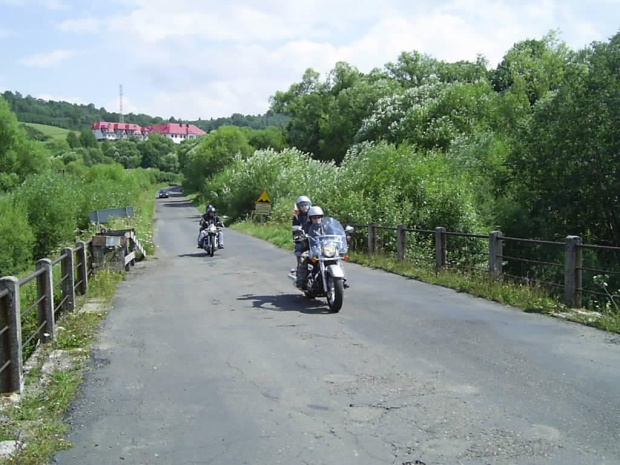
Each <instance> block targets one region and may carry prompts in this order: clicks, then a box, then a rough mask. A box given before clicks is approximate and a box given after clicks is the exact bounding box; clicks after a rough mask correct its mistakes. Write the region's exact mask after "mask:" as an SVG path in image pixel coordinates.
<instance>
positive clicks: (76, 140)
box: [67, 131, 82, 149]
mask: <svg viewBox="0 0 620 465" xmlns="http://www.w3.org/2000/svg"><path fill="white" fill-rule="evenodd" d="M67 143H68V144H69V147H71V148H72V149H76V148H78V147H81V146H82V143H81V142H80V136H79V135H78V134H77V133H75V132H73V131H71V132H69V133H68V134H67Z"/></svg>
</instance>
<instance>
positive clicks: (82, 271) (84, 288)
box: [77, 241, 88, 295]
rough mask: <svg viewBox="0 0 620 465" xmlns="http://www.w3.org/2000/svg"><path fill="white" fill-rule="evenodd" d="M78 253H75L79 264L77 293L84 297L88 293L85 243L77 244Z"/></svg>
mask: <svg viewBox="0 0 620 465" xmlns="http://www.w3.org/2000/svg"><path fill="white" fill-rule="evenodd" d="M78 248H79V250H78V252H77V260H78V263H79V272H78V279H79V281H80V285H79V286H78V291H79V293H80V295H85V294H87V293H88V255H87V251H86V242H83V241H80V242H78Z"/></svg>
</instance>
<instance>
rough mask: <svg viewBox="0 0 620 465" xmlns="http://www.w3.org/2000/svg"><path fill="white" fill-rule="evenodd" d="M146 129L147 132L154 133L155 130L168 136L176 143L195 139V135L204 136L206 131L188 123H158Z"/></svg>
mask: <svg viewBox="0 0 620 465" xmlns="http://www.w3.org/2000/svg"><path fill="white" fill-rule="evenodd" d="M148 130H149V134H154V133H156V132H157V133H159V134H162V135H164V136H166V137H168V138H169V139H171V140H172V142H174V143H176V144H180V143H181V142H183V141H184V140H187V139H195V138H196V137H199V136H204V135H205V134H206V132H204V131H203V130H202V129H200V128H199V127H196V126H194V125H193V124H189V123H166V124H159V125H157V126H150V127H149V128H148Z"/></svg>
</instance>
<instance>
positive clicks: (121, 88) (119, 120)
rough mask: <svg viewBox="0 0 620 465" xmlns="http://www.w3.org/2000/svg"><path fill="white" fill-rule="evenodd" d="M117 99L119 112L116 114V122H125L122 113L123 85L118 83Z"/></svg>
mask: <svg viewBox="0 0 620 465" xmlns="http://www.w3.org/2000/svg"><path fill="white" fill-rule="evenodd" d="M118 87H119V101H120V107H121V109H120V113H119V115H118V122H119V123H124V122H125V116H124V115H123V85H122V84H121V85H119V86H118Z"/></svg>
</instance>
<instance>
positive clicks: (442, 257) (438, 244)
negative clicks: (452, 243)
mask: <svg viewBox="0 0 620 465" xmlns="http://www.w3.org/2000/svg"><path fill="white" fill-rule="evenodd" d="M445 266H446V228H443V227H441V226H440V227H438V228H435V267H436V268H437V269H438V270H440V269H442V268H445Z"/></svg>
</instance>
